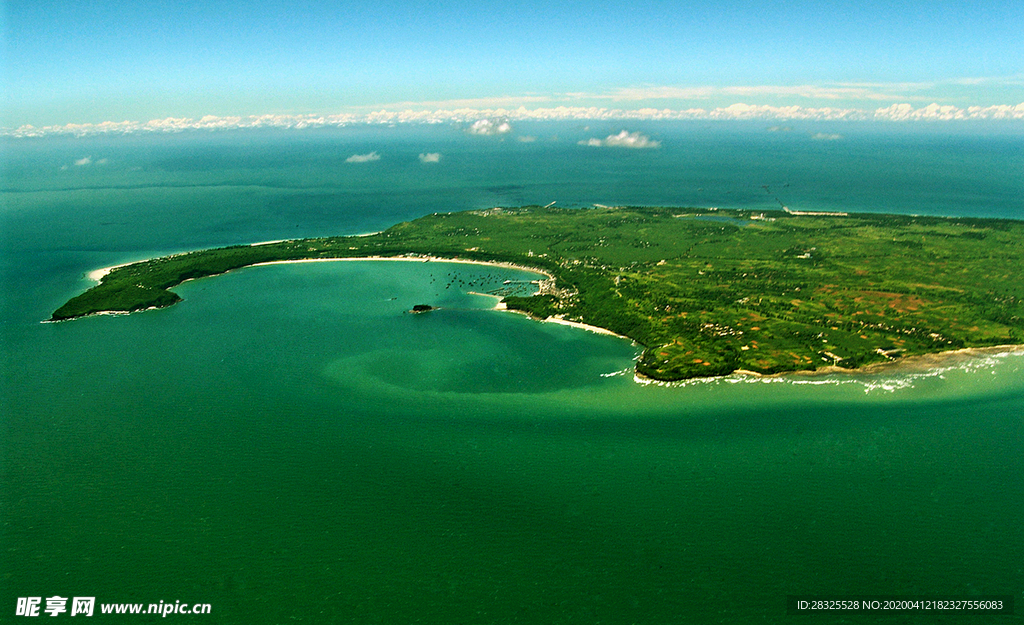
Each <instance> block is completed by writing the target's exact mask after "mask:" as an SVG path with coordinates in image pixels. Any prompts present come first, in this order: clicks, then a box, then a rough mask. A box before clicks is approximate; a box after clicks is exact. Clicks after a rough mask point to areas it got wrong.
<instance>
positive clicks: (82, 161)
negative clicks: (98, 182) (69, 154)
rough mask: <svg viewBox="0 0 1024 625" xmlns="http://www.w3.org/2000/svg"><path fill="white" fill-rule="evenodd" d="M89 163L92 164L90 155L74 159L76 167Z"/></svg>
mask: <svg viewBox="0 0 1024 625" xmlns="http://www.w3.org/2000/svg"><path fill="white" fill-rule="evenodd" d="M90 164H92V157H91V156H86V157H85V158H80V159H78V160H77V161H75V166H76V167H82V166H83V165H90Z"/></svg>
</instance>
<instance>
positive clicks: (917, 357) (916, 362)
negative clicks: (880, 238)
mask: <svg viewBox="0 0 1024 625" xmlns="http://www.w3.org/2000/svg"><path fill="white" fill-rule="evenodd" d="M1018 352H1024V345H1017V344H1014V343H1010V344H1006V345H992V346H990V347H964V348H962V349H955V350H949V351H945V352H933V353H929V354H914V355H911V356H904V357H903V358H900V359H898V360H892V361H889V362H876V363H873V364H870V365H865V366H863V367H857V368H856V369H846V368H843V367H836V366H835V365H830V366H828V367H822V368H821V369H814V370H808V369H805V370H801V371H783V372H781V373H758V372H756V371H748V370H746V369H737V370H735V371H733V372H732V374H730V375H735V374H739V375H742V376H747V377H751V378H764V379H772V378H784V377H806V378H815V377H823V376H828V375H834V374H840V375H851V376H854V375H876V374H879V373H925V372H928V371H933V370H935V369H938V368H941V367H943V366H947V365H949V364H951V363H955V362H957V361H967V360H973V359H976V358H978V357H980V356H991V355H996V354H1013V353H1018ZM723 377H724V376H723ZM655 381H658V380H655Z"/></svg>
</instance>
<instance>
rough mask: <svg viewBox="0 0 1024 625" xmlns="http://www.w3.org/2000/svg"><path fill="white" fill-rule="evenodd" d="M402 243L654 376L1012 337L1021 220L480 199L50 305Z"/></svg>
mask: <svg viewBox="0 0 1024 625" xmlns="http://www.w3.org/2000/svg"><path fill="white" fill-rule="evenodd" d="M401 255H430V256H438V257H444V258H461V259H473V260H482V261H502V262H509V263H514V264H517V265H521V266H525V267H533V268H537V269H541V270H543V271H545V272H547V273H548V274H550V275H552V276H553V277H554V279H555V280H554V284H552V285H548V288H546V289H545V291H544V294H541V295H537V296H534V297H526V298H522V297H509V298H506V303H507V304H508V306H509V307H510V308H515V309H520V310H524V311H527V312H530V313H531V314H533V315H534V316H537V317H548V316H551V315H559V316H563V317H564V318H566V319H570V320H575V321H581V322H584V323H587V324H591V325H595V326H600V327H602V328H606V329H608V330H611V331H613V332H616V333H618V334H621V335H624V336H628V337H629V338H631V339H633V340H634V341H636V342H637V343H639V344H640V345H642V346H643V347H644V348H645V349H644V352H643V354H642V356H641V357H640V359H639V361H638V362H637V372H638V373H640V374H642V375H644V376H647V377H650V378H654V379H658V380H680V379H687V378H693V377H706V376H718V375H725V374H728V373H731V372H733V371H736V370H737V369H742V370H748V371H754V372H758V373H763V374H771V373H779V372H784V371H799V370H813V369H817V368H820V367H823V366H830V365H835V366H839V367H844V368H850V369H853V368H857V367H860V366H863V365H866V364H870V363H876V362H885V361H889V360H894V359H898V358H901V357H905V356H908V355H913V354H924V353H933V352H940V351H946V350H951V349H959V348H964V347H985V346H993V345H1003V344H1019V343H1024V320H1022V318H1024V303H1022V300H1024V271H1022V269H1024V222H1018V221H1009V220H979V219H958V218H938V217H912V216H895V215H869V214H853V215H848V216H846V215H838V214H837V215H794V214H790V213H786V212H782V211H744V210H725V209H722V210H718V209H699V208H646V207H645V208H637V207H618V208H595V209H558V208H539V207H522V208H495V209H490V210H486V211H469V212H460V213H446V214H434V215H429V216H427V217H423V218H421V219H417V220H415V221H412V222H407V223H402V224H398V225H396V226H394V227H392V228H389V229H388V230H386V231H384V232H381V233H379V234H375V235H371V236H361V237H330V238H321V239H302V240H294V241H285V242H281V243H274V244H267V245H259V246H234V247H227V248H219V249H213V250H204V251H198V252H191V253H188V254H180V255H175V256H168V257H163V258H156V259H152V260H147V261H142V262H138V263H134V264H131V265H127V266H124V267H120V268H118V269H115V270H113V271H111V272H110V273H109V274H107V275H106V276H105V277H104V278H103V280H102V281H101V283H100V284H99V285H97V286H95V287H93V288H92V289H89V290H88V291H86V292H85V293H82V294H81V295H79V296H77V297H75V298H73V299H71V300H70V301H68V302H67V303H66V304H64V305H63V306H61V307H60V308H59V309H58V310H57V311H55V312H54V313H53V317H52V320H54V321H57V320H62V319H71V318H75V317H80V316H84V315H89V314H94V313H98V312H105V311H123V312H129V311H135V310H143V309H147V308H152V307H163V306H169V305H171V304H174V303H175V302H177V301H179V299H180V298H179V297H178V296H177V295H176V294H174V293H173V292H171V291H169V290H168V289H169V288H171V287H173V286H175V285H177V284H180V283H181V282H183V281H184V280H187V279H190V278H199V277H204V276H210V275H215V274H219V273H223V272H225V271H229V270H231V269H236V268H239V267H244V266H248V265H253V264H256V263H261V262H271V261H278V260H299V259H310V258H357V257H368V256H401Z"/></svg>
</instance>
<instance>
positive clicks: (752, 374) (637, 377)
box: [42, 235, 1024, 384]
mask: <svg viewBox="0 0 1024 625" xmlns="http://www.w3.org/2000/svg"><path fill="white" fill-rule="evenodd" d="M362 236H366V235H362ZM268 243H270V242H268ZM255 245H260V244H255ZM146 260H150V259H143V260H138V261H132V262H128V263H121V264H119V265H113V266H110V267H104V268H102V269H95V270H93V271H90V272H87V273H86V277H87V278H89V279H90V280H93V281H95V282H97V283H99V282H101V281H102V279H103V277H105V276H106V275H107V274H109V273H110V272H111V271H113V270H114V269H118V268H120V267H126V266H128V265H132V264H135V263H139V262H145V261H146ZM361 260H362V261H392V262H420V263H427V262H438V263H456V264H467V265H484V266H490V267H500V268H503V269H516V270H519V271H526V272H529V273H536V274H539V275H542V276H544V277H545V278H546V279H547V280H554V276H552V275H551V274H550V273H548V272H547V271H544V270H543V269H538V268H536V267H527V266H525V265H516V264H514V263H509V262H499V261H483V260H466V259H459V258H443V257H440V256H354V257H348V256H346V257H341V258H304V259H295V260H274V261H268V262H263V263H253V264H251V265H244V266H242V267H236V268H234V269H230V270H228V271H226V272H224V273H230V272H232V271H237V270H239V269H245V268H246V267H262V266H267V265H285V264H298V263H317V262H340V261H349V262H351V261H361ZM215 275H223V274H215ZM205 277H214V276H205ZM191 280H192V279H191V278H190V279H188V280H184V281H182V282H180V283H179V284H184V283H185V282H189V281H191ZM175 286H178V285H175ZM168 288H169V289H172V288H174V287H168ZM539 292H540V290H539V289H538V291H537V293H539ZM467 293H468V294H470V295H482V296H486V297H494V298H496V299H497V300H498V302H497V303H495V305H494V307H493V308H492V310H500V311H509V309H508V307H507V306H505V304H504V302H502V301H501V300H502V299H503V298H502V297H501V296H500V295H492V294H490V293H480V292H476V291H467ZM172 305H173V304H172ZM159 308H160V307H150V308H144V309H140V310H133V311H124V310H103V311H97V312H94V313H90V314H88V315H82V317H92V316H97V315H130V314H132V313H136V312H145V311H149V310H158V309H159ZM511 312H514V313H519V314H524V315H526V316H527V317H530V318H531V319H534V320H535V321H539V322H541V323H555V324H558V325H564V326H569V327H573V328H578V329H580V330H585V331H587V332H593V333H595V334H602V335H606V336H614V337H616V338H620V339H624V340H627V341H629V342H630V343H632V344H634V345H637V342H636V341H634V340H633V339H631V338H629V337H628V336H624V335H621V334H617V333H615V332H612V331H611V330H608V329H606V328H602V327H600V326H594V325H590V324H586V323H583V322H580V321H570V320H568V319H564V318H562V317H560V316H557V317H556V316H553V317H547V318H545V319H537V318H536V317H533V316H532V315H530V314H529V313H526V312H524V311H519V310H512V311H511ZM78 318H80V317H74V318H71V319H61V320H57V321H54V320H49V319H48V320H44V321H42V323H59V322H61V321H72V320H74V319H78ZM1018 352H1024V345H1017V344H1005V345H994V346H989V347H966V348H962V349H957V350H950V351H943V352H934V353H928V354H915V355H911V356H905V357H903V358H899V359H898V360H893V361H890V362H879V363H873V364H870V365H865V366H863V367H857V368H856V369H847V368H844V367H837V366H835V365H830V366H827V367H822V368H820V369H813V370H798V371H783V372H780V373H768V374H766V373H758V372H756V371H750V370H746V369H736V370H735V371H733V372H732V373H730V374H728V375H725V376H709V377H707V378H686V379H682V380H659V379H656V378H651V377H648V376H645V375H643V374H641V373H639V372H637V371H636V369H635V368H634V371H633V379H634V381H635V382H636V383H638V384H651V383H655V384H673V383H677V382H686V381H688V380H694V379H716V378H718V379H724V378H726V377H729V376H731V375H740V376H744V377H748V378H755V379H757V378H764V379H772V378H801V377H805V378H815V377H824V376H829V375H836V374H840V375H843V376H858V375H863V376H868V375H876V374H879V373H904V372H905V373H923V372H928V371H932V370H935V369H938V368H941V367H943V366H947V365H948V364H949V363H951V362H954V361H957V360H969V359H973V358H978V357H980V356H983V355H992V354H1004V353H1005V354H1010V353H1018Z"/></svg>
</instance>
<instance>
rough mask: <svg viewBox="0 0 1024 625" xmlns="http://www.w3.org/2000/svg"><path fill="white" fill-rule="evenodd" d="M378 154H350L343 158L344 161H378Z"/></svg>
mask: <svg viewBox="0 0 1024 625" xmlns="http://www.w3.org/2000/svg"><path fill="white" fill-rule="evenodd" d="M379 160H380V154H377V153H376V152H370V153H369V154H353V155H352V156H350V157H348V158H346V159H345V162H346V163H369V162H372V161H379Z"/></svg>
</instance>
